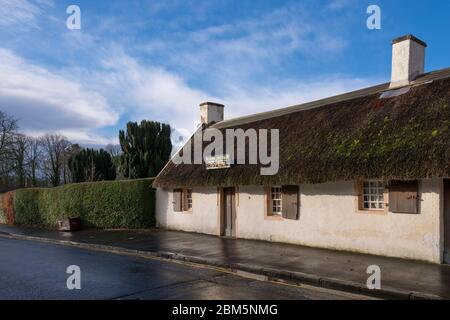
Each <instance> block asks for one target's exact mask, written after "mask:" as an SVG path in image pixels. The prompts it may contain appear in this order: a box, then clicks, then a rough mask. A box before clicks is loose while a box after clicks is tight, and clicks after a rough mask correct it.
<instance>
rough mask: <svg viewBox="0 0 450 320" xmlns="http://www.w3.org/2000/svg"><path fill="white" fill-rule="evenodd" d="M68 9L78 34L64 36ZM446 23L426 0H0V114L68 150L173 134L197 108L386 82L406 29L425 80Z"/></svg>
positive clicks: (281, 102) (267, 105) (240, 108)
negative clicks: (62, 138) (422, 56)
mask: <svg viewBox="0 0 450 320" xmlns="http://www.w3.org/2000/svg"><path fill="white" fill-rule="evenodd" d="M72 4H75V5H78V6H79V7H80V9H81V14H82V16H81V21H82V25H81V30H68V29H67V27H66V19H67V17H68V15H67V14H66V8H67V7H68V6H69V5H72ZM371 4H376V5H379V6H380V8H381V14H382V20H381V23H382V25H381V27H382V28H381V30H369V29H367V27H366V19H367V17H368V15H367V13H366V9H367V7H368V6H369V5H371ZM449 15H450V1H440V0H435V1H402V0H396V1H361V0H330V1H325V0H307V1H262V0H260V1H257V0H251V1H245V0H241V1H220V0H218V1H211V0H210V1H201V0H196V1H187V0H185V1H181V0H180V1H177V0H175V1H155V0H153V1H137V0H136V1H133V0H129V1H123V0H108V1H102V0H97V1H92V0H86V1H75V0H70V1H65V0H61V1H56V0H0V109H2V110H4V111H6V112H8V113H10V114H12V115H14V116H15V117H17V118H18V119H19V120H20V127H21V130H22V131H23V132H26V133H28V134H32V135H39V134H42V133H46V132H60V133H62V134H64V135H66V136H67V137H68V138H69V139H71V140H73V141H77V142H81V143H82V144H94V145H101V144H107V143H110V142H117V135H118V130H119V129H121V128H123V127H124V126H125V124H126V122H127V121H130V120H133V121H139V120H141V119H149V120H158V121H164V122H168V123H170V124H171V125H172V126H173V127H174V128H175V129H176V133H175V135H176V136H179V135H184V136H186V135H188V134H189V133H190V132H191V131H192V130H193V128H194V126H195V124H196V122H197V120H198V118H199V113H198V105H199V103H200V102H202V101H206V100H210V101H215V102H221V103H224V104H225V105H226V109H225V117H226V118H231V117H235V116H240V115H245V114H250V113H255V112H262V111H266V110H271V109H275V108H279V107H285V106H289V105H293V104H298V103H302V102H306V101H310V100H315V99H318V98H322V97H326V96H330V95H334V94H337V93H342V92H346V91H350V90H353V89H357V88H361V87H366V86H370V85H373V84H378V83H381V82H385V81H388V80H389V76H390V64H391V45H390V42H391V40H392V39H393V38H395V37H397V36H401V35H404V34H407V33H412V34H414V35H416V36H417V37H419V38H421V39H422V40H424V41H426V42H427V43H428V45H429V47H428V49H427V59H426V69H427V71H431V70H436V69H441V68H445V67H449V66H450V61H449V59H448V57H449V56H450V42H449V41H448V30H450V19H449Z"/></svg>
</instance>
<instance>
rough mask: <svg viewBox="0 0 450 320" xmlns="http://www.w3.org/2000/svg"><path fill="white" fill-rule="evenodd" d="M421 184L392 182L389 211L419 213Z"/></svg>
mask: <svg viewBox="0 0 450 320" xmlns="http://www.w3.org/2000/svg"><path fill="white" fill-rule="evenodd" d="M418 202H419V182H418V181H391V182H390V184H389V211H391V212H394V213H418Z"/></svg>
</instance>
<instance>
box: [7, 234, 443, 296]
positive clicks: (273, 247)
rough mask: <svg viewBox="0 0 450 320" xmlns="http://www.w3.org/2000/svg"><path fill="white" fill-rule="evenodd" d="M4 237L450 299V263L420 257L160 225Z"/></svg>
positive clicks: (381, 292)
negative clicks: (372, 270)
mask: <svg viewBox="0 0 450 320" xmlns="http://www.w3.org/2000/svg"><path fill="white" fill-rule="evenodd" d="M1 235H3V236H5V235H6V236H8V235H10V236H13V237H15V238H22V239H30V240H32V239H34V237H35V238H39V239H41V240H44V241H50V242H59V243H69V242H70V243H71V244H75V245H80V246H82V247H93V248H103V249H109V250H114V251H119V252H120V251H122V252H134V253H136V252H138V253H141V254H149V255H152V256H161V257H164V258H170V259H177V260H183V261H189V262H196V263H201V264H207V265H213V266H218V267H223V268H230V269H232V270H240V271H246V272H250V273H254V274H258V275H264V276H267V277H269V278H275V279H281V280H288V281H291V282H296V283H307V284H312V285H316V286H321V287H326V288H333V289H338V290H345V291H350V292H356V293H363V294H371V295H374V296H379V297H383V298H398V299H437V298H441V299H442V298H443V299H450V266H445V265H434V264H428V263H423V262H417V261H409V260H402V259H395V258H386V257H378V256H371V255H364V254H357V253H349V252H340V251H332V250H324V249H316V248H309V247H303V246H296V245H289V244H282V243H271V242H264V241H256V240H243V239H238V240H235V239H224V238H219V237H215V236H209V235H203V234H195V233H187V232H180V231H168V230H160V229H150V230H136V231H133V230H120V231H108V230H84V231H81V232H76V233H73V234H71V233H62V232H58V231H47V230H36V229H24V228H16V227H9V226H4V225H0V236H1ZM45 239H47V240H45ZM0 240H1V238H0ZM369 265H378V266H380V268H381V287H382V289H381V290H376V291H374V290H369V289H367V287H366V281H367V278H368V276H369V275H368V274H366V269H367V267H368V266H369Z"/></svg>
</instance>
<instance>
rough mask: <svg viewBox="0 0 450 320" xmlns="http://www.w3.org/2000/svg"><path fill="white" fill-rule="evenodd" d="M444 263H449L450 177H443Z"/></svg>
mask: <svg viewBox="0 0 450 320" xmlns="http://www.w3.org/2000/svg"><path fill="white" fill-rule="evenodd" d="M444 263H447V264H450V179H444Z"/></svg>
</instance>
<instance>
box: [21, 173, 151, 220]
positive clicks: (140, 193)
mask: <svg viewBox="0 0 450 320" xmlns="http://www.w3.org/2000/svg"><path fill="white" fill-rule="evenodd" d="M152 182H153V179H140V180H124V181H102V182H94V183H78V184H69V185H64V186H61V187H57V188H45V189H43V188H39V189H20V190H16V191H14V215H15V224H17V225H23V226H42V227H47V228H55V227H57V225H58V220H59V219H61V218H75V217H80V218H81V221H82V225H83V227H96V228H144V227H149V226H153V225H154V224H155V190H154V189H153V188H152V187H151V185H152Z"/></svg>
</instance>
